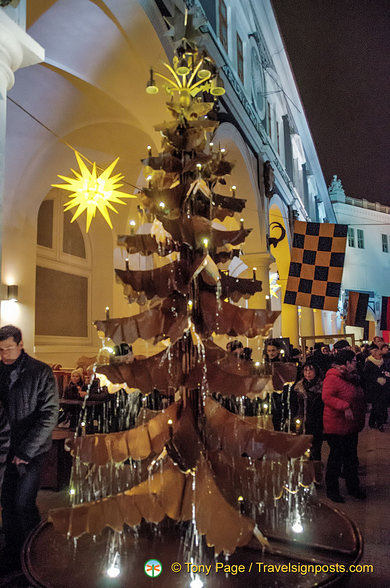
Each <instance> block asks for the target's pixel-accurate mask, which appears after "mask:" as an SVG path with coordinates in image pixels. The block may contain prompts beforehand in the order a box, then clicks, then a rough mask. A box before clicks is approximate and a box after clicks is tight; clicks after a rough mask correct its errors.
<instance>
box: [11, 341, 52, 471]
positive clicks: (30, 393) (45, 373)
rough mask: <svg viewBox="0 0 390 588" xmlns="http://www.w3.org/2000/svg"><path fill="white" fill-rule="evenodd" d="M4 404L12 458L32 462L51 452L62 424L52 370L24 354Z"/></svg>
mask: <svg viewBox="0 0 390 588" xmlns="http://www.w3.org/2000/svg"><path fill="white" fill-rule="evenodd" d="M2 377H4V364H2V363H1V362H0V378H2ZM4 404H5V409H6V413H7V416H8V420H9V424H10V427H11V449H10V452H11V456H12V457H13V456H16V457H19V458H21V459H24V460H25V461H30V460H31V459H33V458H34V457H36V456H37V455H40V454H42V453H45V452H47V451H48V450H49V449H50V447H51V434H52V431H53V429H54V427H55V426H56V424H57V420H58V392H57V384H56V381H55V378H54V375H53V372H52V370H51V368H50V367H49V366H48V365H47V364H45V363H43V362H41V361H38V360H37V359H34V358H33V357H30V356H29V355H27V353H25V352H23V355H22V357H21V360H20V362H18V365H17V367H16V368H15V369H14V370H13V371H12V372H11V374H10V378H9V390H8V393H7V396H6V398H5V399H4Z"/></svg>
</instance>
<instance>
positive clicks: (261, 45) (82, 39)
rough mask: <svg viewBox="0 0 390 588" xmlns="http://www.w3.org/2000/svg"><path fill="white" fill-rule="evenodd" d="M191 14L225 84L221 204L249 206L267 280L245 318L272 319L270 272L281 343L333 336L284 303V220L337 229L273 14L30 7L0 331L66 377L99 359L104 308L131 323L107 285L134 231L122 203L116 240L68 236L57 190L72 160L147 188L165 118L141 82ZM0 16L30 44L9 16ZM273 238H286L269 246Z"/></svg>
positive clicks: (14, 109)
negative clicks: (30, 48) (226, 171)
mask: <svg viewBox="0 0 390 588" xmlns="http://www.w3.org/2000/svg"><path fill="white" fill-rule="evenodd" d="M186 9H188V10H189V11H190V13H191V14H192V15H193V19H194V26H196V27H197V28H199V30H201V32H202V33H203V36H202V43H203V45H204V48H205V50H206V51H207V52H208V53H209V54H210V55H211V57H212V58H213V59H214V60H215V62H216V64H217V66H218V68H219V71H220V76H221V79H222V81H223V83H224V85H225V90H226V93H225V95H224V96H223V97H222V99H221V101H220V108H219V119H220V126H219V128H218V130H217V133H216V136H215V137H214V141H215V142H218V143H219V144H220V145H221V147H224V148H225V149H226V151H227V153H228V157H229V159H230V160H233V161H234V163H235V166H234V169H233V171H232V174H231V178H230V179H231V181H230V184H229V185H228V184H227V185H226V186H225V189H226V195H231V194H232V190H233V188H232V187H233V186H236V193H237V196H238V197H241V198H246V199H247V205H246V209H245V216H244V223H245V226H250V227H252V228H253V231H252V233H251V235H250V237H249V239H248V240H247V241H246V242H245V246H244V247H243V249H244V251H243V253H244V255H243V258H242V259H243V261H244V263H245V264H246V266H247V268H248V269H247V270H246V271H247V273H248V275H252V271H253V268H254V267H256V271H257V276H258V279H261V280H262V281H263V292H262V293H261V294H259V295H256V296H254V297H253V300H251V301H250V303H249V304H250V305H253V306H254V307H260V308H261V307H263V308H264V307H265V306H266V304H267V301H266V297H268V296H269V276H270V273H271V274H272V275H273V276H274V281H276V277H275V276H278V284H279V285H280V288H279V289H278V288H276V290H275V289H274V291H275V292H276V297H275V296H273V297H272V300H271V304H272V307H273V308H275V309H277V308H280V309H281V310H282V313H281V319H278V323H277V324H275V325H274V333H273V334H274V336H284V337H289V338H290V340H291V342H292V343H293V344H294V345H297V344H298V342H299V336H300V335H310V334H314V333H316V334H318V335H321V334H323V333H325V332H329V333H330V332H335V329H336V327H337V325H336V323H337V320H336V318H337V317H336V313H329V312H320V311H318V312H313V311H312V310H311V309H309V308H302V309H300V311H299V312H298V310H299V309H298V308H297V307H295V306H292V305H284V304H283V303H282V300H283V294H284V289H285V286H286V283H287V274H288V266H289V260H290V253H289V251H290V245H291V237H292V223H293V220H294V219H300V220H312V221H317V222H323V221H328V222H335V216H334V212H333V207H332V202H331V200H330V198H329V194H328V191H327V187H326V184H325V181H324V178H323V175H322V172H321V168H320V164H319V161H318V157H317V154H316V150H315V146H314V143H313V140H312V137H311V134H310V130H309V126H308V122H307V120H306V118H305V115H304V110H303V107H302V104H301V101H300V97H299V92H298V89H297V88H296V85H295V81H294V77H293V74H292V71H291V68H290V65H289V61H288V56H287V54H286V51H285V48H284V45H283V40H282V38H281V35H280V32H279V29H278V25H277V22H276V19H275V16H274V13H273V11H272V5H271V2H270V1H269V0H262V1H261V2H257V1H250V0H247V1H244V2H240V3H237V2H233V1H229V0H212V1H206V0H202V1H200V0H197V1H194V0H188V1H187V2H183V1H181V0H177V2H174V1H171V0H164V2H161V1H159V2H155V1H153V0H142V1H141V0H140V1H137V0H129V1H118V2H115V3H113V2H108V1H107V2H99V3H93V2H89V1H88V0H58V1H57V2H52V1H51V0H47V2H40V3H38V4H37V3H36V2H34V1H33V0H30V1H29V0H27V2H26V3H23V2H21V3H20V4H19V12H20V11H21V12H23V11H25V19H26V29H27V32H28V35H29V38H31V39H34V40H35V43H36V44H37V47H38V46H39V47H42V48H44V49H45V57H43V53H40V54H39V56H38V57H37V58H36V63H37V64H36V65H32V66H31V67H27V68H24V69H20V70H19V71H17V73H16V81H15V84H14V86H13V88H12V89H11V87H10V85H8V97H9V100H8V103H7V107H8V108H7V136H6V138H5V139H4V141H3V142H4V152H5V154H4V158H3V162H4V165H5V170H6V171H5V175H4V184H3V190H2V191H3V194H2V199H3V216H2V221H1V223H2V237H1V240H2V249H3V255H2V276H3V277H2V283H3V284H5V285H18V302H17V303H12V304H11V303H9V302H6V303H4V302H3V303H2V310H1V312H2V316H1V321H2V324H5V323H7V322H15V323H17V324H19V325H20V326H21V327H22V329H23V331H24V333H25V339H26V341H25V342H26V346H27V348H28V349H30V350H31V351H32V350H34V351H35V353H36V355H38V356H39V357H41V358H42V359H45V360H46V361H49V362H57V361H58V362H60V363H62V365H65V366H70V365H74V362H75V360H76V359H77V358H78V357H79V356H80V355H87V356H88V355H93V354H94V353H96V349H97V347H98V346H99V340H98V338H97V335H96V333H95V330H94V328H93V326H92V321H93V320H94V319H98V318H102V317H103V316H104V311H105V307H106V306H108V307H110V309H111V313H112V316H124V315H127V314H129V308H128V305H127V302H126V301H125V299H124V297H123V293H122V289H121V287H120V286H119V285H118V284H116V282H115V279H114V272H113V266H114V265H116V266H118V265H119V266H121V265H124V259H123V254H122V252H121V250H120V249H119V248H118V247H117V246H116V235H117V234H121V233H122V234H123V233H125V232H126V231H128V230H129V222H130V221H135V223H136V226H138V225H139V223H140V218H139V213H138V210H137V202H136V201H135V200H131V201H129V202H130V204H128V205H127V206H126V207H121V209H120V214H118V215H114V217H113V219H112V220H113V230H112V231H111V230H110V229H109V227H108V226H107V225H105V223H104V222H103V220H102V219H100V218H96V219H95V221H94V223H93V224H92V226H91V229H90V231H89V232H88V233H87V232H86V231H85V223H84V219H82V218H79V219H78V220H77V221H76V222H75V223H72V224H70V223H69V220H70V214H69V213H66V212H64V210H63V203H64V201H65V198H64V196H63V194H62V191H61V190H59V189H58V188H53V187H51V185H52V184H54V183H57V182H58V177H57V175H58V174H61V175H65V176H66V175H69V170H70V169H71V168H72V167H73V168H74V167H75V157H74V150H78V151H79V152H80V153H82V154H83V155H84V156H85V157H87V158H88V159H89V160H90V161H96V162H97V163H98V165H100V166H101V167H106V166H107V165H108V164H110V163H111V162H112V161H113V160H114V159H116V158H117V157H118V156H119V157H120V160H119V163H118V165H117V170H118V172H121V173H123V175H124V176H125V182H126V183H125V186H124V191H127V192H129V193H132V192H133V191H135V188H142V186H143V185H145V178H144V177H143V175H142V166H141V163H140V160H141V159H142V158H144V157H145V154H146V151H147V146H151V148H152V151H153V152H157V151H158V150H159V147H160V145H159V136H158V134H157V133H156V132H155V131H154V125H155V124H157V123H159V122H161V121H162V120H164V119H165V117H166V114H165V100H164V97H163V96H162V95H161V96H159V97H153V96H148V95H146V94H145V82H146V80H147V78H148V75H149V70H150V68H151V67H153V68H155V69H156V70H157V69H158V68H159V67H160V65H161V62H163V61H167V60H169V59H170V57H171V56H172V42H171V39H170V36H169V33H168V34H167V32H168V29H169V27H168V26H167V22H168V23H170V25H171V24H172V23H175V22H176V23H177V22H178V21H182V20H183V19H184V14H185V10H186ZM6 10H7V11H8V12H6ZM0 12H3V14H2V15H1V16H2V18H6V19H8V20H10V19H12V20H13V21H14V22H13V25H12V26H14V27H15V28H17V29H18V30H19V29H20V31H21V33H23V34H25V33H24V31H23V29H24V22H23V19H20V18H19V21H18V23H16V22H15V21H16V20H17V19H16V12H15V10H14V9H13V8H12V7H11V6H10V7H8V8H7V9H0ZM38 44H39V45H38ZM38 61H41V63H39V64H38ZM31 63H34V62H33V61H32V62H31ZM26 65H27V63H26ZM272 223H279V225H275V224H272ZM278 227H279V228H278ZM280 227H283V228H284V229H285V231H286V238H285V239H284V240H283V241H281V242H280V243H278V244H277V246H276V247H275V246H274V245H273V244H272V237H276V238H277V237H278V236H279V235H280V230H281V229H280ZM278 231H279V232H278ZM270 238H271V241H270ZM109 276H112V278H109ZM242 277H245V273H243V274H242ZM133 310H134V312H138V307H137V309H135V308H134V309H133ZM131 311H132V310H131V309H130V312H131Z"/></svg>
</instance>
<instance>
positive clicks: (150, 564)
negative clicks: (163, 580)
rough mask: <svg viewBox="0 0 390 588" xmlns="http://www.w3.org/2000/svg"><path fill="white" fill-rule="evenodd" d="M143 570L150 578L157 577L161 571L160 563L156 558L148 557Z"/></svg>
mask: <svg viewBox="0 0 390 588" xmlns="http://www.w3.org/2000/svg"><path fill="white" fill-rule="evenodd" d="M144 572H145V574H146V575H147V576H149V577H150V578H157V576H159V575H160V574H161V572H162V565H161V562H160V561H158V559H148V561H147V562H145V565H144Z"/></svg>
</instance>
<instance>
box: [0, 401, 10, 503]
mask: <svg viewBox="0 0 390 588" xmlns="http://www.w3.org/2000/svg"><path fill="white" fill-rule="evenodd" d="M9 445H10V431H9V424H8V419H7V416H6V414H5V410H4V407H3V405H2V403H1V402H0V492H1V486H2V484H3V477H4V470H5V464H6V461H7V455H8V450H9Z"/></svg>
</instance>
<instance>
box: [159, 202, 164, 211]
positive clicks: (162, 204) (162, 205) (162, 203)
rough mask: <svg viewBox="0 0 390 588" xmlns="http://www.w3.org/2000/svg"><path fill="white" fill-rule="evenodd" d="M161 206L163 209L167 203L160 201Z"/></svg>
mask: <svg viewBox="0 0 390 588" xmlns="http://www.w3.org/2000/svg"><path fill="white" fill-rule="evenodd" d="M159 207H160V208H161V210H163V209H164V208H165V203H164V202H163V201H161V202H160V204H159Z"/></svg>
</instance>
